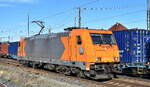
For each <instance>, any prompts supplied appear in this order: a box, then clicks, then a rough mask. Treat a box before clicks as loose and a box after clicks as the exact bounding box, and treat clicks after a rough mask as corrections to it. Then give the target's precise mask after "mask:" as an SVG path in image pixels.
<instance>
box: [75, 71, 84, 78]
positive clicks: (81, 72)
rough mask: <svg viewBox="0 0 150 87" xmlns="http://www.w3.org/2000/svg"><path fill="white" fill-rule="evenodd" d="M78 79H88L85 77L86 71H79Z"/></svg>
mask: <svg viewBox="0 0 150 87" xmlns="http://www.w3.org/2000/svg"><path fill="white" fill-rule="evenodd" d="M77 77H78V78H86V76H85V74H84V71H82V70H78V73H77Z"/></svg>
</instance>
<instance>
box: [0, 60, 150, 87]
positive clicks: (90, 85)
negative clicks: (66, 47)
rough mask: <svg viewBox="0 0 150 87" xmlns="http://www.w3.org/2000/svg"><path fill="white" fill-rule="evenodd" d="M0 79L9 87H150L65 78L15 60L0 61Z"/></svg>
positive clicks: (129, 81)
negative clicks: (23, 64)
mask: <svg viewBox="0 0 150 87" xmlns="http://www.w3.org/2000/svg"><path fill="white" fill-rule="evenodd" d="M0 78H3V79H4V81H1V79H0V82H6V85H7V86H8V87H150V80H147V79H139V78H132V77H127V76H119V78H118V79H115V78H114V79H112V80H106V81H93V80H87V79H79V78H77V77H73V76H65V75H64V74H59V73H55V72H50V71H46V70H42V69H32V68H30V67H25V66H22V65H21V64H19V63H17V62H16V61H13V60H6V59H5V60H2V59H0Z"/></svg>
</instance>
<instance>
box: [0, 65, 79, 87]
mask: <svg viewBox="0 0 150 87" xmlns="http://www.w3.org/2000/svg"><path fill="white" fill-rule="evenodd" d="M0 77H1V78H3V79H5V81H10V83H14V84H16V85H17V86H18V87H81V86H79V84H76V82H75V83H74V84H72V83H69V82H65V81H63V79H62V78H61V77H60V78H51V77H53V76H48V75H45V76H44V75H36V74H34V73H31V72H26V71H24V70H23V69H21V68H18V67H13V66H9V67H8V66H5V65H2V64H0ZM0 82H1V81H0ZM8 87H16V86H13V85H12V84H8Z"/></svg>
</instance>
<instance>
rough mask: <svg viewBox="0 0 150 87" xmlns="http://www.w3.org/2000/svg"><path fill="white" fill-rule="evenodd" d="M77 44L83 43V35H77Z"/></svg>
mask: <svg viewBox="0 0 150 87" xmlns="http://www.w3.org/2000/svg"><path fill="white" fill-rule="evenodd" d="M77 44H78V45H81V44H82V40H81V36H77Z"/></svg>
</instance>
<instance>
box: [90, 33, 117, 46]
mask: <svg viewBox="0 0 150 87" xmlns="http://www.w3.org/2000/svg"><path fill="white" fill-rule="evenodd" d="M91 38H92V41H93V44H115V43H116V42H115V40H114V37H113V35H112V34H96V33H94V34H91Z"/></svg>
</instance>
